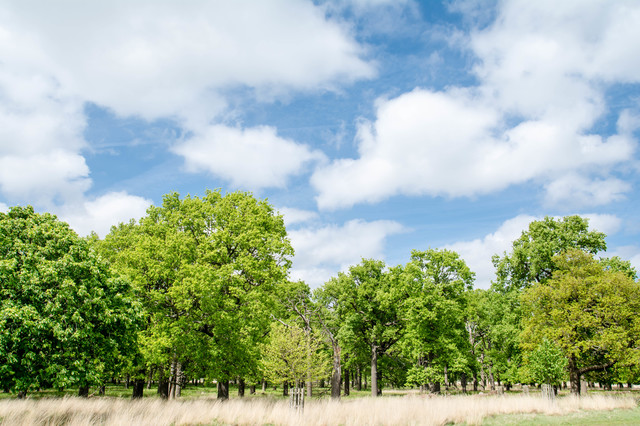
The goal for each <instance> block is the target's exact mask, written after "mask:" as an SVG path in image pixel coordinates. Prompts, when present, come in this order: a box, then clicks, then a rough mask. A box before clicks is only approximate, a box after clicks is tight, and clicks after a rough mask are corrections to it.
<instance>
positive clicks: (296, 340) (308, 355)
mask: <svg viewBox="0 0 640 426" xmlns="http://www.w3.org/2000/svg"><path fill="white" fill-rule="evenodd" d="M262 371H263V372H264V375H265V378H267V380H269V381H271V382H274V383H282V382H285V381H287V382H291V383H294V384H296V386H300V383H302V382H303V381H305V380H309V379H310V380H318V379H321V378H325V377H326V376H327V375H328V374H329V373H330V372H331V363H330V361H329V357H328V356H327V353H326V352H325V351H324V347H323V344H322V341H321V340H320V339H319V338H318V337H316V336H315V335H314V334H313V333H311V332H310V331H305V330H304V329H302V328H301V327H298V326H296V325H293V326H285V325H283V324H280V323H278V322H274V323H273V324H272V325H271V332H270V333H269V342H268V343H266V344H264V345H263V346H262Z"/></svg>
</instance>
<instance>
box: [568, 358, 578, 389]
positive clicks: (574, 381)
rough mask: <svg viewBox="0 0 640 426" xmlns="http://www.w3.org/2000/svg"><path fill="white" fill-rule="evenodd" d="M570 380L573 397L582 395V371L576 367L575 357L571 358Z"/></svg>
mask: <svg viewBox="0 0 640 426" xmlns="http://www.w3.org/2000/svg"><path fill="white" fill-rule="evenodd" d="M568 367H569V380H570V381H571V393H572V394H573V395H576V396H577V395H580V371H579V370H578V366H577V365H576V357H575V355H571V356H570V357H569V365H568Z"/></svg>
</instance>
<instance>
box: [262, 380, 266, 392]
mask: <svg viewBox="0 0 640 426" xmlns="http://www.w3.org/2000/svg"><path fill="white" fill-rule="evenodd" d="M266 391H267V381H266V380H264V379H263V380H262V392H266Z"/></svg>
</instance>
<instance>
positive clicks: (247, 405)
mask: <svg viewBox="0 0 640 426" xmlns="http://www.w3.org/2000/svg"><path fill="white" fill-rule="evenodd" d="M634 407H636V402H635V400H634V399H633V398H630V397H628V398H621V397H611V396H601V395H598V396H589V397H584V398H574V397H564V398H559V399H557V400H556V402H555V403H550V402H548V401H547V400H545V399H543V398H540V397H539V396H519V395H509V396H448V397H422V396H406V397H394V398H377V399H373V398H361V399H354V400H349V401H344V402H333V401H329V400H312V401H308V402H307V404H306V406H305V409H304V412H303V413H297V412H295V411H293V410H291V409H290V408H289V406H288V402H287V401H284V400H279V401H276V400H264V399H262V400H259V399H253V400H240V399H233V400H229V401H226V402H223V403H221V402H218V401H216V400H214V399H198V400H185V401H161V400H159V399H151V398H149V399H145V400H141V401H130V400H125V399H115V398H92V399H88V400H87V399H78V398H63V399H40V400H29V399H26V400H1V401H0V419H1V420H0V424H2V425H62V424H64V425H172V424H176V425H191V424H243V425H244V424H246V425H262V424H277V425H334V424H341V425H442V424H446V423H449V422H455V423H462V422H467V423H469V424H479V423H481V422H482V419H483V418H485V417H487V416H491V415H496V414H515V413H539V414H552V415H554V414H557V415H562V414H569V413H573V412H577V411H580V410H613V409H625V408H634Z"/></svg>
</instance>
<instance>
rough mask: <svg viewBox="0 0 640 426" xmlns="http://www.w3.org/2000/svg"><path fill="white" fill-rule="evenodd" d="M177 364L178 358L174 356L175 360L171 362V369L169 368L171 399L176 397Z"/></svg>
mask: <svg viewBox="0 0 640 426" xmlns="http://www.w3.org/2000/svg"><path fill="white" fill-rule="evenodd" d="M177 364H178V362H177V361H176V359H175V358H174V360H173V361H172V362H171V369H170V370H169V371H170V373H169V399H175V398H176V381H177V378H176V369H177Z"/></svg>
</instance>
